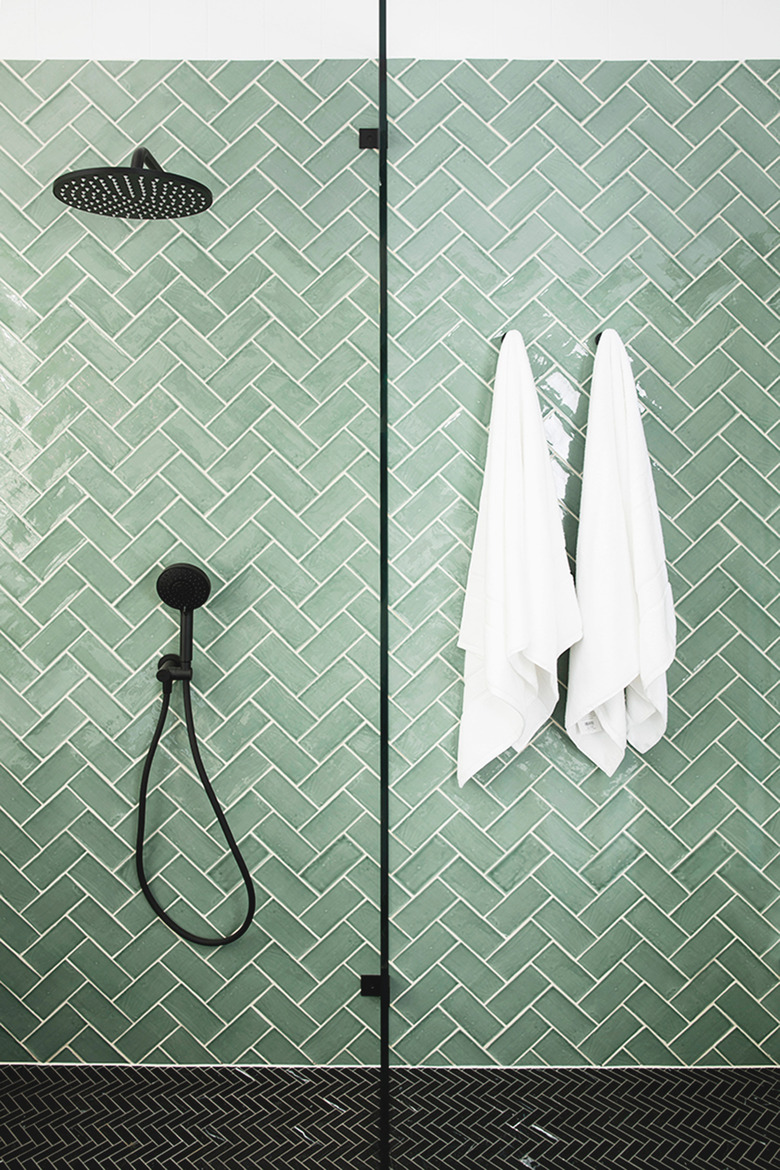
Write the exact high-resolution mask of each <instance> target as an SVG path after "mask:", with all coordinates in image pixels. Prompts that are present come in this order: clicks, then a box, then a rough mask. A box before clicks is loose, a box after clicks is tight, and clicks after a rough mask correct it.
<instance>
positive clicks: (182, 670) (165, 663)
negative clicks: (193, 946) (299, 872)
mask: <svg viewBox="0 0 780 1170" xmlns="http://www.w3.org/2000/svg"><path fill="white" fill-rule="evenodd" d="M157 592H158V594H159V596H160V598H161V599H162V601H164V602H165V604H166V605H169V606H170V607H171V609H178V610H179V611H180V613H181V624H180V628H179V653H178V654H164V655H163V657H162V658H161V659H160V661H159V662H158V664H157V678H158V681H159V682H161V683H162V692H163V693H162V707H161V708H160V715H159V717H158V720H157V726H156V728H155V730H154V735H153V736H152V742H151V744H150V746H149V751H148V753H147V756H146V761H145V763H144V770H143V775H142V777H141V791H140V795H139V798H138V834H137V837H136V846H135V865H136V871H137V873H138V881H139V884H140V886H141V889H142V891H143V893H144V896H145V897H146V900H147V902H148V903H149V905H150V906H151V908H152V910H154V912H155V914H156V915H157V917H158V918H161V919H162V921H163V922H164V923H165V925H166V926H169V927H170V929H171V930H173V931H175V933H176V934H178V935H181V937H182V938H186V939H187V940H188V942H193V943H199V944H200V946H204V947H218V946H224V944H225V943H230V942H235V940H236V939H237V938H240V937H241V935H242V934H243V933H244V932H245V931H246V930H247V928H248V927H249V924H250V923H251V921H252V918H253V916H254V912H255V888H254V885H253V884H252V878H251V876H250V874H249V870H248V869H247V866H246V862H245V861H244V858H243V857H242V856H241V851H240V849H239V847H238V845H237V844H236V839H235V837H234V836H233V833H232V832H231V829H230V825H229V824H228V823H227V819H226V817H225V814H224V812H223V811H222V809H221V807H220V804H219V801H218V800H217V798H216V796H215V794H214V790H213V788H212V787H211V783H210V781H209V778H208V776H207V774H206V769H205V767H204V766H203V761H202V759H201V757H200V749H199V748H198V741H197V738H196V735H195V721H194V719H193V715H192V696H191V694H190V681H191V679H192V613H193V610H195V609H198V608H199V607H200V606H201V605H203V604H204V602H205V601H206V600H207V599H208V596H209V593H210V592H211V582H210V581H209V579H208V576H207V575H206V574H205V573H204V572H203V570H202V569H199V568H198V567H197V565H185V564H178V565H169V566H168V568H167V569H163V571H162V573H161V574H160V576H159V577H158V579H157ZM175 682H180V683H181V686H182V698H183V702H184V721H185V723H186V725H187V738H188V739H189V744H190V751H191V753H192V759H193V763H194V764H195V770H196V771H197V773H198V777H199V778H200V782H201V784H202V785H203V790H204V792H205V793H206V796H207V797H208V800H209V803H210V805H211V807H212V809H213V811H214V815H215V816H216V818H217V821H218V823H219V827H220V829H221V830H222V833H223V835H224V837H225V840H226V841H227V844H228V848H229V849H230V852H231V854H232V855H233V860H234V861H235V863H236V865H237V866H238V870H239V873H240V874H241V877H242V878H243V881H244V885H245V887H246V894H247V912H246V917H245V918H244V921H243V922H242V923H241V925H240V926H239V927H238V929H237V930H234V931H233V932H232V933H231V934H228V935H217V936H205V937H204V936H202V935H198V934H193V933H192V932H191V931H189V930H185V929H184V927H183V926H180V925H179V923H178V922H175V921H174V920H173V918H171V916H170V915H169V914H168V913H167V912H166V911H165V910H163V908H162V906H161V905H160V903H159V902H158V901H157V899H156V898H155V896H154V894H153V893H152V891H151V889H150V887H149V882H148V880H147V877H146V872H145V870H144V837H145V832H146V796H147V791H148V788H149V776H150V774H151V770H152V761H153V760H154V753H155V752H156V750H157V745H158V743H159V742H160V736H161V735H162V733H163V728H164V727H165V719H166V716H167V714H168V707H169V705H170V701H171V693H172V691H173V684H174V683H175Z"/></svg>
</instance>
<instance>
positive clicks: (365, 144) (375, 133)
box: [358, 126, 379, 150]
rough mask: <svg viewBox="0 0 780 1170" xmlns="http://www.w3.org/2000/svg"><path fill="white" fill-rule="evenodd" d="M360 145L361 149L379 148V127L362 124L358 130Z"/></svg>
mask: <svg viewBox="0 0 780 1170" xmlns="http://www.w3.org/2000/svg"><path fill="white" fill-rule="evenodd" d="M358 146H359V147H360V149H361V150H378V149H379V128H378V127H377V126H369V127H365V126H361V127H360V129H359V130H358Z"/></svg>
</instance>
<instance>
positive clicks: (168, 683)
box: [157, 654, 192, 695]
mask: <svg viewBox="0 0 780 1170" xmlns="http://www.w3.org/2000/svg"><path fill="white" fill-rule="evenodd" d="M191 678H192V667H191V666H189V665H184V664H183V663H182V660H181V658H180V657H179V655H178V654H163V656H162V658H161V659H160V661H159V662H158V663H157V681H158V682H161V683H162V685H163V694H165V695H170V693H171V691H172V690H173V684H174V683H175V682H180V681H181V680H182V679H187V681H189V680H190V679H191Z"/></svg>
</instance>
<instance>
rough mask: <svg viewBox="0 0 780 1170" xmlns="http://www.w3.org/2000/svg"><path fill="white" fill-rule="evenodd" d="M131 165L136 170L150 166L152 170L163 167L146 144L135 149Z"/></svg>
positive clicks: (159, 169)
mask: <svg viewBox="0 0 780 1170" xmlns="http://www.w3.org/2000/svg"><path fill="white" fill-rule="evenodd" d="M130 166H131V167H134V168H135V169H136V170H141V168H142V167H145V166H146V167H149V169H150V170H152V171H161V170H162V167H161V166H160V164H159V163H158V161H157V159H156V158H154V157H153V155H152V153H151V151H149V150H147V149H146V147H145V146H139V147H137V148H136V149H135V150H134V151H133V157H132V159H131V161H130Z"/></svg>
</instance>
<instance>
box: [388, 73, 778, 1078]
mask: <svg viewBox="0 0 780 1170" xmlns="http://www.w3.org/2000/svg"><path fill="white" fill-rule="evenodd" d="M779 95H780V62H778V61H772V62H750V63H748V64H736V63H722V62H720V63H718V62H699V63H693V64H691V63H679V62H676V63H660V64H653V63H648V62H610V63H602V64H598V63H595V62H564V63H544V62H519V61H510V62H503V61H473V62H467V61H466V62H464V61H460V62H458V61H454V62H453V61H451V62H441V61H418V62H397V63H395V66H394V68H393V71H392V86H391V109H392V113H393V116H394V126H393V131H392V137H391V147H390V149H391V156H392V165H393V170H392V176H391V191H392V204H393V217H392V226H391V247H392V297H393V300H392V317H391V334H392V359H391V374H392V379H393V394H392V419H393V428H394V429H393V449H392V470H393V479H392V513H393V528H392V546H393V577H392V588H393V625H392V632H393V634H392V636H393V645H394V657H393V662H394V670H393V708H392V719H393V729H394V735H393V749H394V750H393V770H394V786H393V792H394V801H393V816H394V821H395V825H394V843H393V853H392V858H393V865H394V868H395V871H396V880H395V883H394V892H393V898H394V928H395V929H394V944H393V946H394V953H395V962H396V966H397V969H398V972H399V974H398V981H397V988H396V990H397V992H398V1000H397V1005H396V1013H395V1018H394V1049H395V1054H396V1059H397V1060H398V1061H400V1062H404V1063H409V1064H418V1063H431V1064H441V1063H445V1064H446V1063H453V1064H480V1063H496V1064H500V1065H511V1064H519V1063H528V1064H551V1065H560V1064H579V1063H594V1064H634V1063H639V1064H672V1065H673V1064H719V1063H733V1064H761V1063H772V1062H777V1061H778V1060H780V982H779V976H780V900H778V894H780V771H778V764H780V756H779V754H778V753H780V738H779V737H778V730H777V724H778V697H779V696H780V685H779V683H780V679H779V677H778V647H779V646H780V643H778V635H779V634H780V627H779V626H778V620H780V609H779V608H778V574H777V568H778V563H779V562H778V541H777V520H778V516H780V512H778V505H779V504H780V496H779V495H778V486H779V485H780V477H779V474H778V463H779V462H780V451H779V450H778V436H779V435H780V431H779V430H778V422H779V420H780V413H779V412H778V404H777V397H778V389H779V388H780V380H779V379H780V142H779V141H778V138H779V137H780V96H779ZM607 325H611V326H614V327H615V328H617V329H618V330H619V331H620V333H621V335H622V337H623V339H624V340H625V341H626V343H627V344H628V346H629V351H630V353H631V355H632V357H633V363H634V370H635V372H636V374H637V378H638V382H639V384H640V386H641V388H642V391H643V394H644V404H645V407H646V410H645V416H644V422H645V431H646V435H647V439H648V444H649V447H650V451H651V457H652V459H653V462H654V465H655V472H656V485H657V489H658V495H659V502H660V506H661V509H662V512H663V516H664V529H665V534H666V547H667V553H668V556H669V559H670V561H671V564H672V584H673V589H674V592H675V597H676V602H677V611H678V617H679V643H680V648H679V653H678V657H677V661H676V663H675V665H674V669H673V670H672V672H671V675H670V689H671V696H672V697H671V705H670V720H669V729H668V737H667V738H666V739H665V740H664V741H662V742H661V743H660V744H659V745H658V746H657V747H656V748H654V749H653V750H652V751H651V752H650V753H648V755H647V756H645V757H640V756H638V755H635V754H633V753H631V752H629V754H628V756H627V759H626V761H625V764H624V766H623V767H622V768H621V769H620V771H619V772H618V773H617V774H616V775H615V776H614V777H613V778H612V779H611V780H608V779H607V778H606V777H605V776H604V775H603V773H600V772H599V771H596V770H594V769H593V768H592V767H591V766H590V764H589V762H588V761H587V760H586V759H585V758H584V757H582V756H580V755H579V753H578V752H577V751H576V749H574V748H573V746H572V745H571V744H570V743H569V742H568V741H567V740H566V738H565V737H564V735H563V734H562V733H561V730H560V727H559V725H558V724H557V723H555V722H553V723H551V724H550V725H548V726H547V727H546V728H544V729H543V730H542V731H541V732H540V734H539V735H538V736H537V738H536V740H535V742H534V743H533V745H532V746H531V747H530V748H529V749H528V750H526V751H525V752H524V753H523V754H522V755H520V756H517V755H516V754H514V753H511V752H510V753H507V754H506V755H505V756H503V757H502V758H501V759H500V760H498V761H496V762H495V764H494V765H493V766H490V767H488V768H486V769H485V770H484V772H483V773H482V774H481V775H480V776H479V778H478V779H477V780H476V781H470V782H469V783H468V784H467V785H466V786H465V788H464V789H463V790H462V791H460V790H459V789H458V787H457V784H456V781H455V774H454V757H455V751H456V741H457V717H458V714H459V710H460V702H461V683H460V679H461V671H462V654H461V652H459V651H458V650H457V648H456V637H457V627H458V624H459V620H460V613H461V605H462V599H463V587H464V582H465V577H466V570H467V564H468V556H469V550H470V546H471V541H472V538H473V533H474V525H475V517H476V513H475V507H476V505H477V502H478V498H479V490H480V484H481V473H482V468H483V464H484V457H485V449H486V430H485V427H486V423H487V421H488V417H489V410H490V386H491V380H492V376H493V372H494V369H495V362H496V355H497V350H498V343H499V338H500V335H501V333H502V332H503V331H504V330H506V329H507V328H509V327H515V328H518V329H520V330H521V331H522V332H523V334H524V337H525V340H526V343H527V344H528V347H529V352H530V355H531V359H532V364H533V366H534V369H535V373H536V377H537V380H538V387H539V391H540V394H541V396H542V398H543V406H544V412H545V415H546V419H547V423H548V434H549V437H550V440H551V443H552V445H553V448H554V451H555V454H556V459H557V461H558V469H559V487H560V494H561V496H562V498H563V502H564V506H565V510H566V514H567V526H568V538H569V540H570V541H572V538H573V535H574V527H575V525H574V523H573V518H574V517H575V516H576V512H577V504H578V483H579V479H578V473H579V471H580V469H581V467H582V454H583V427H584V425H585V422H586V417H587V391H588V379H589V377H590V373H591V370H592V365H593V353H594V341H595V335H596V334H597V333H598V331H599V330H601V329H603V328H604V327H605V326H607ZM571 547H572V548H573V544H572V545H571Z"/></svg>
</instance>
